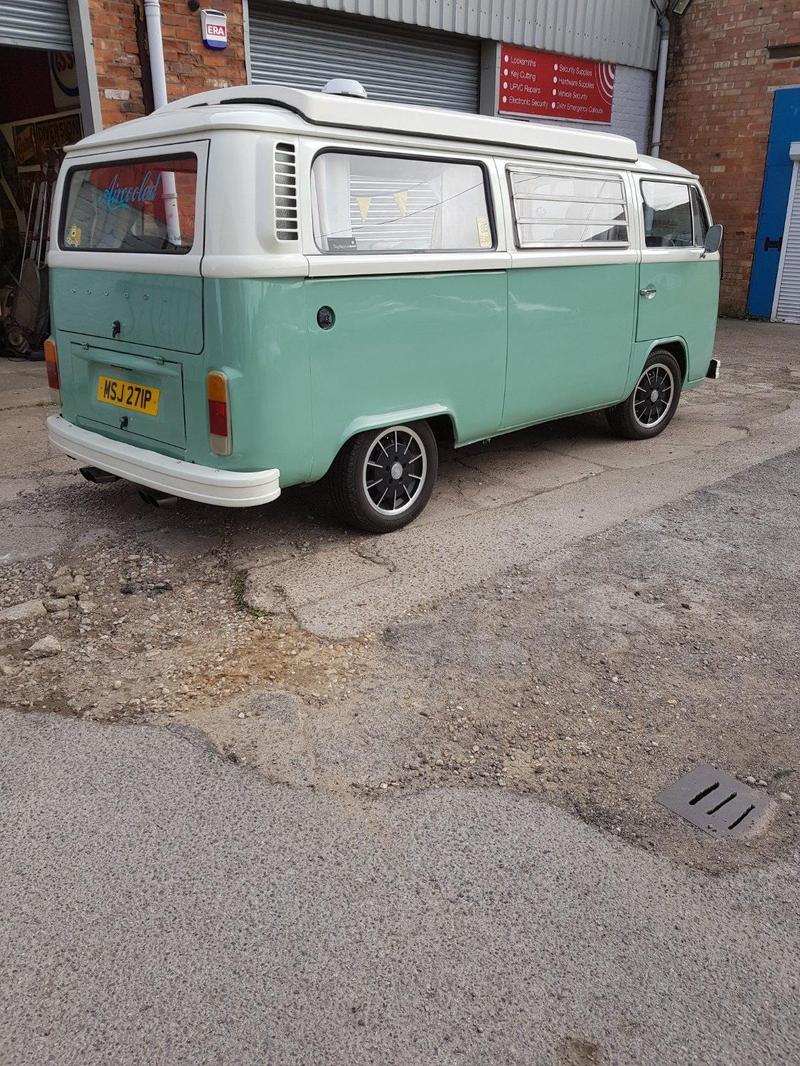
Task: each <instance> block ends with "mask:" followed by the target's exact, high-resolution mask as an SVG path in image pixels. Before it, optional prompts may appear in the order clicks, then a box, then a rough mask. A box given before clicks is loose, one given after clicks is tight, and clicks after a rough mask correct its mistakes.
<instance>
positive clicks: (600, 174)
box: [505, 163, 631, 254]
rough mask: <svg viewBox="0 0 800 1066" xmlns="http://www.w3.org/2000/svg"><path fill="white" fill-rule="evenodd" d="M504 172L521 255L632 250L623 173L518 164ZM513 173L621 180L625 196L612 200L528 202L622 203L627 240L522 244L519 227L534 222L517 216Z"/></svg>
mask: <svg viewBox="0 0 800 1066" xmlns="http://www.w3.org/2000/svg"><path fill="white" fill-rule="evenodd" d="M505 170H506V183H507V186H508V199H509V203H510V204H511V217H512V219H513V222H514V246H515V248H516V249H517V250H518V251H520V252H541V251H554V252H557V251H561V250H562V249H567V250H570V251H572V250H574V249H578V248H579V249H581V250H586V251H587V252H590V253H595V254H596V253H597V252H603V251H606V250H607V249H608V250H612V249H613V250H614V251H620V250H625V249H628V248H630V247H631V213H630V203H629V198H628V194H627V190H626V187H625V180H624V178H623V176H622V173H621V172H619V171H616V170H610V171H598V170H595V169H593V168H591V169H590V168H587V169H586V171H583V170H574V169H571V168H567V167H554V168H553V169H552V170H551V169H549V168H548V167H546V166H545V167H544V168H541V167H536V166H525V165H523V166H519V165H517V164H514V163H506V166H505ZM514 174H537V175H538V174H542V175H548V174H552V175H554V176H555V177H558V176H562V177H565V176H569V177H576V178H583V179H584V180H591V179H592V178H597V179H604V178H605V179H609V178H610V179H613V180H616V181H618V182H619V184H620V190H621V193H622V195H621V197H620V198H619V199H616V198H614V199H613V200H612V199H606V198H603V199H602V200H590V201H587V200H586V198H585V197H582V196H574V197H573V196H544V197H538V196H536V197H534V196H529V197H527V199H528V200H547V201H548V202H551V203H552V202H554V201H555V202H559V203H608V204H619V206H621V207H623V208H624V209H625V229H626V231H627V234H628V239H627V240H625V241H558V242H556V241H544V242H538V241H537V242H535V243H534V242H532V243H529V244H523V243H522V239H521V237H520V231H519V227H520V225H531V223H525V222H521V221H520V215H519V214H518V213H517V197H516V196H515V195H514V182H513V175H514ZM522 199H525V198H524V197H523V198H522ZM543 221H544V222H551V221H558V220H557V219H544V220H543ZM591 221H593V222H598V221H599V222H602V221H603V219H592V220H591ZM612 221H613V220H612ZM571 223H572V220H570V223H567V224H571ZM575 225H585V223H584V222H582V221H581V220H580V219H578V220H576V221H575Z"/></svg>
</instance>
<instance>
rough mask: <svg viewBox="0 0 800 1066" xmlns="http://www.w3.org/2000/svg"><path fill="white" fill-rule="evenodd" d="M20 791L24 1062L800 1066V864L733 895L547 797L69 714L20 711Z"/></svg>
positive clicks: (8, 805) (19, 1042)
mask: <svg viewBox="0 0 800 1066" xmlns="http://www.w3.org/2000/svg"><path fill="white" fill-rule="evenodd" d="M0 775H1V776H0V780H2V793H0V796H1V797H2V824H1V825H0V853H1V854H2V855H3V872H2V897H0V907H2V926H0V958H1V959H2V972H3V986H4V987H3V995H2V999H0V1034H2V1035H1V1038H0V1039H1V1040H2V1043H1V1044H0V1058H2V1061H3V1063H4V1066H15V1064H23V1063H24V1064H26V1066H27V1064H34V1063H35V1064H42V1066H43V1064H45V1063H54V1064H55V1063H58V1064H67V1063H75V1064H78V1063H80V1064H82V1066H88V1064H92V1063H114V1064H116V1066H127V1064H141V1063H149V1064H156V1063H186V1064H189V1063H192V1064H199V1063H223V1062H224V1063H275V1064H277V1063H348V1064H350V1063H353V1064H356V1063H408V1064H419V1063H431V1064H434V1063H436V1064H439V1063H441V1064H450V1063H475V1064H479V1063H480V1064H483V1063H487V1062H493V1063H495V1062H496V1063H509V1064H512V1063H514V1064H516V1063H519V1064H523V1063H557V1064H561V1063H570V1064H571V1063H584V1064H592V1063H600V1062H612V1061H613V1062H617V1063H682V1064H686V1063H703V1064H705V1066H708V1064H711V1063H720V1064H723V1063H724V1064H731V1063H738V1062H760V1063H765V1062H772V1063H790V1062H796V1061H797V1050H798V1043H797V1041H798V1036H799V1035H800V1018H799V1017H798V1011H797V1003H798V998H797V997H798V988H797V985H798V967H797V960H798V958H800V943H798V930H797V924H796V921H795V918H794V917H791V918H790V916H796V914H797V908H798V904H800V886H799V885H798V879H797V865H796V863H795V864H793V865H792V866H785V865H780V864H777V865H774V866H772V867H771V868H769V869H767V870H764V871H761V872H758V873H755V874H754V873H753V872H748V873H747V874H746V875H741V876H740V875H736V876H733V877H731V878H729V879H722V880H721V879H714V878H709V877H706V876H704V875H700V874H696V873H693V872H691V871H687V870H686V869H681V868H676V867H675V866H673V865H671V864H670V863H668V862H667V861H665V860H663V859H661V858H659V857H657V856H652V855H646V854H644V853H642V852H641V851H640V850H639V849H637V848H635V847H631V846H629V845H627V844H624V843H621V842H620V841H617V840H614V839H613V838H612V837H610V836H607V835H601V834H599V833H597V832H596V831H594V830H592V829H590V828H589V827H588V826H586V825H585V824H583V823H582V822H580V821H579V820H577V819H575V818H572V817H570V816H568V815H566V814H564V813H563V812H560V811H558V810H557V809H555V808H552V807H549V806H547V805H546V804H544V803H542V802H539V801H537V800H535V799H533V798H532V797H519V796H514V795H511V794H509V793H506V792H504V791H502V790H496V791H493V792H488V791H483V792H480V791H475V790H473V791H469V790H456V789H441V790H433V791H431V792H428V793H425V794H417V795H414V796H411V797H409V798H407V799H403V800H392V801H389V800H387V801H386V802H378V803H373V804H370V805H368V806H361V805H359V804H356V803H347V802H337V801H335V800H332V799H331V798H330V797H326V796H320V795H318V794H316V793H315V792H314V791H312V790H309V789H303V788H300V789H293V788H289V787H286V786H276V785H269V784H267V783H266V782H265V781H264V780H263V779H262V778H260V777H259V776H258V775H257V774H255V773H253V772H251V771H248V770H243V769H241V768H240V767H237V766H235V765H233V764H231V763H230V762H228V761H226V760H224V759H223V758H221V757H220V756H219V755H217V754H216V753H214V752H212V751H210V750H209V749H208V747H207V746H206V745H205V743H204V742H203V740H202V739H201V738H199V737H197V736H195V735H192V734H183V735H180V734H176V733H175V732H170V731H167V730H164V729H158V728H152V727H146V726H142V727H129V726H110V727H109V726H103V725H98V724H90V723H77V722H74V721H67V720H65V719H63V718H59V717H57V716H41V715H33V714H29V715H15V714H10V713H9V714H5V715H3V716H2V717H0ZM789 918H790V920H787V919H789Z"/></svg>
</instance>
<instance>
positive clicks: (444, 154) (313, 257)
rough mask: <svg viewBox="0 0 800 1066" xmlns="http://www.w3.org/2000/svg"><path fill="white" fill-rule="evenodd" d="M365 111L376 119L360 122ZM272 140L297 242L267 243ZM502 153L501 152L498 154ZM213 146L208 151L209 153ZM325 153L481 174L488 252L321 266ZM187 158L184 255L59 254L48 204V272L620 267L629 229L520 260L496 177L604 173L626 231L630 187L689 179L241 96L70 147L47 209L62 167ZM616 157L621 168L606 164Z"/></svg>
mask: <svg viewBox="0 0 800 1066" xmlns="http://www.w3.org/2000/svg"><path fill="white" fill-rule="evenodd" d="M244 94H246V95H247V96H248V97H253V99H263V100H266V99H274V100H275V101H276V103H275V106H271V105H267V104H264V103H261V104H259V103H257V102H255V103H253V102H246V101H243V102H242V103H220V102H219V101H220V100H229V101H230V100H239V99H241V98H242V96H243V95H244ZM254 94H255V95H254ZM294 104H297V106H298V107H300V106H301V105H302V106H303V107H305V108H306V110H307V111H308V114H309V115H310V118H311V120H313V121H311V120H309V119H307V118H306V117H304V116H303V115H301V114H299V113H297V112H296V111H294V110H291V107H292V106H294ZM364 108H367V109H374V110H369V111H368V112H365V111H364V110H363V109H364ZM366 114H368V115H369V116H373V118H374V119H375V121H380V122H382V123H383V125H382V126H381V127H380V128H362V127H361V126H358V125H357V123H364V122H366V121H367V119H365V117H364V116H365V115H366ZM334 118H335V119H336V120H337V122H339V125H331V126H327V125H325V124H324V122H323V121H322V120H325V121H327V120H328V119H330V120H333V119H334ZM370 121H371V119H370ZM392 124H394V125H395V126H397V127H398V128H401V127H402V128H403V129H404V132H392V131H391V130H390V129H389V128H388V127H389V126H391V125H392ZM492 138H494V140H492ZM277 141H281V142H287V143H290V144H291V145H292V146H293V147H294V148H295V151H296V157H297V173H298V180H299V222H300V236H299V239H298V240H278V238H277V236H276V233H275V214H274V210H273V190H274V148H275V144H276V142H277ZM503 141H507V142H509V143H508V144H507V145H501V142H503ZM212 142H213V149H212V150H211V151H209V145H211V143H212ZM548 145H549V146H552V147H548ZM330 147H334V148H337V149H341V150H355V151H358V150H361V151H364V150H373V151H384V152H390V153H391V152H395V153H397V152H401V153H402V154H404V155H409V156H414V155H420V156H422V157H429V156H431V155H435V156H436V157H437V158H443V159H444V158H450V159H454V160H459V161H464V162H473V163H474V162H478V163H481V164H483V165H484V166H485V167H486V170H487V172H488V175H489V182H490V188H491V194H492V199H493V203H494V208H495V214H496V230H497V247H496V248H495V249H494V250H486V251H481V252H474V251H473V252H468V253H438V252H430V253H401V254H391V255H388V254H385V253H380V254H378V253H375V254H364V253H361V254H356V255H346V256H345V255H335V256H332V255H322V254H320V253H319V251H318V249H317V248H316V246H315V245H314V242H313V235H312V234H313V229H312V219H311V195H310V193H311V190H310V185H309V173H310V169H311V162H312V160H313V158H314V156H315V155H316V153H317V152H319V151H321V150H322V149H324V148H330ZM601 149H602V150H601ZM184 151H193V152H195V153H196V154H197V156H198V160H199V163H198V190H202V189H203V188H205V190H206V196H205V201H204V198H203V196H202V195H198V203H197V213H196V218H195V245H194V247H193V248H192V250H191V251H190V253H189V254H188V255H180V256H178V255H173V256H164V255H157V254H127V253H115V252H88V251H84V252H81V251H71V250H66V249H65V250H62V249H60V248H59V246H58V227H59V222H60V214H61V212H60V210H59V209H58V206H57V207H56V210H55V211H54V212H53V215H52V232H51V242H50V247H51V249H52V250H51V252H50V255H49V258H48V263H49V265H50V266H51V267H73V268H75V267H78V268H85V269H92V270H98V269H101V270H108V271H120V270H125V271H131V272H135V273H148V274H165V273H170V274H181V275H189V276H204V277H214V278H235V277H240V278H270V277H297V278H301V277H308V276H314V277H323V276H335V275H341V274H345V273H351V274H362V275H366V274H377V273H395V274H403V273H434V272H440V271H452V270H502V269H507V268H508V267H526V266H556V265H561V266H567V265H579V264H583V265H586V264H589V263H595V262H596V263H608V262H617V261H619V262H627V261H628V260H629V259H630V254H631V249H634V250H635V249H639V248H641V236H640V234H639V233H638V230H637V229H636V228H633V229H632V230H631V245H630V249H624V248H623V249H602V248H598V249H589V248H585V249H570V250H567V249H564V250H559V249H552V250H551V249H543V250H541V251H536V252H528V251H525V252H523V251H519V250H517V249H516V247H515V240H514V234H513V224H512V222H511V220H510V218H508V217H507V216H508V215H509V211H510V205H509V202H508V188H507V178H506V172H505V168H506V167H507V166H511V165H515V166H516V165H520V164H526V163H527V164H536V165H537V166H545V167H551V168H559V167H562V166H569V167H570V168H572V169H575V168H584V167H585V168H589V169H591V170H594V171H596V170H598V169H600V168H602V170H603V171H605V172H609V173H612V174H616V175H628V177H629V178H630V179H631V180H630V181H628V179H626V181H627V186H626V187H627V188H628V193H629V196H630V197H631V199H630V205H631V206H630V215H631V217H632V219H635V216H636V215H637V214H638V213H639V208H638V189H637V188H636V183H635V182H634V181H633V180H632V179H633V178H634V177H639V178H643V177H647V178H650V177H655V178H659V177H660V178H661V179H663V180H670V179H676V178H677V179H681V180H684V181H686V180H689V181H692V182H694V181H696V179H695V178H694V176H693V175H692V174H690V173H689V171H686V170H684V169H683V168H682V167H678V166H675V165H674V164H671V163H666V162H664V161H663V160H660V159H654V158H651V157H648V156H639V157H637V155H636V148H635V145H634V143H633V142H632V141H629V140H627V138H619V137H614V136H611V135H609V134H605V133H597V132H594V131H583V130H577V129H567V128H563V127H555V126H547V125H544V124H536V123H520V122H514V121H511V120H508V119H498V118H487V117H485V116H480V115H463V114H460V113H455V112H444V111H435V110H432V109H428V108H416V107H401V106H398V105H389V104H376V103H374V102H372V101H369V100H354V99H352V98H350V99H346V98H342V97H336V96H330V95H325V94H323V93H307V92H302V91H301V90H297V89H287V88H284V87H282V86H261V87H252V86H245V87H243V88H239V89H228V90H221V91H217V92H213V93H204V94H201V95H200V96H198V97H190V98H188V99H185V100H181V101H176V102H175V103H173V104H168V105H167V106H166V107H163V108H161V109H160V110H159V111H157V112H156V113H155V114H153V115H151V116H148V117H147V118H144V119H138V120H135V121H133V122H126V123H121V124H120V125H118V126H114V127H112V128H111V129H109V130H105V131H103V132H102V133H99V134H95V135H93V136H91V137H87V138H85V139H84V140H83V141H81V142H80V143H79V144H78V145H74V146H72V147H71V148H69V149H68V150H67V158H66V162H65V165H64V166H63V167H62V168H61V173H60V175H59V179H58V186H57V191H56V204H57V205H58V204H59V203H60V200H61V197H62V195H63V189H64V186H65V179H66V176H67V174H68V172H69V169H70V167H71V166H73V165H75V164H87V163H100V162H108V161H109V160H112V159H120V160H124V159H126V158H130V157H131V156H135V157H136V158H146V157H147V156H164V155H169V154H170V153H175V152H184ZM614 152H617V153H619V154H621V155H623V156H625V158H620V159H616V158H612V156H613V155H614ZM574 153H578V154H574ZM628 157H630V158H628ZM636 254H639V253H638V252H637V253H636ZM617 256H619V257H620V258H617Z"/></svg>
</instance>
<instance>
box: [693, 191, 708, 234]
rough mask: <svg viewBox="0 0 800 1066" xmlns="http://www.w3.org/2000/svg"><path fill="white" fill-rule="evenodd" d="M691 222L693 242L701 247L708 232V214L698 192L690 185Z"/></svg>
mask: <svg viewBox="0 0 800 1066" xmlns="http://www.w3.org/2000/svg"><path fill="white" fill-rule="evenodd" d="M692 224H693V226H694V243H695V244H697V245H699V246H700V247H701V248H702V247H703V245H704V244H705V243H706V234H707V233H708V215H707V214H706V209H705V205H704V204H703V201H702V200H701V199H700V193H699V192H698V190H697V189H696V188H695V186H694V185H693V186H692Z"/></svg>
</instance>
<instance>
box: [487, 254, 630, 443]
mask: <svg viewBox="0 0 800 1066" xmlns="http://www.w3.org/2000/svg"><path fill="white" fill-rule="evenodd" d="M637 269H638V268H637V266H636V264H635V263H622V264H612V265H609V266H601V267H598V266H571V267H534V268H531V269H519V268H517V269H515V270H510V271H509V272H508V278H509V281H508V379H507V385H506V402H505V409H504V412H503V427H504V428H506V429H513V428H515V427H517V426H524V425H529V424H530V423H531V422H539V421H544V420H545V419H548V418H557V417H559V416H560V415H567V414H572V413H573V412H577V411H586V410H589V409H592V408H597V407H607V406H609V405H610V404H614V403H617V402H618V401H619V400H621V399H622V398H623V397H624V396H625V395H627V392H626V388H625V384H626V381H627V379H628V371H629V364H630V358H631V340H632V334H633V314H634V299H635V295H634V286H635V285H636V273H637ZM627 391H630V390H627Z"/></svg>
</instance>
